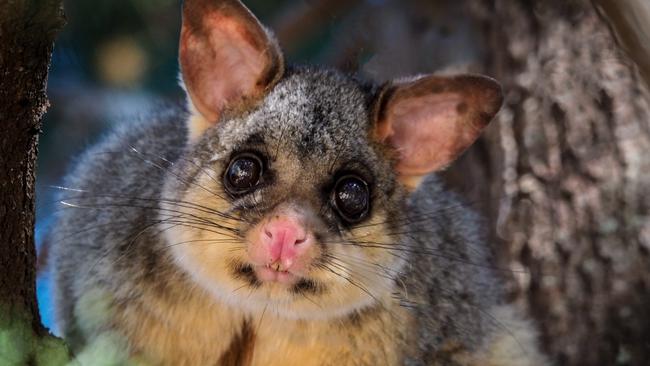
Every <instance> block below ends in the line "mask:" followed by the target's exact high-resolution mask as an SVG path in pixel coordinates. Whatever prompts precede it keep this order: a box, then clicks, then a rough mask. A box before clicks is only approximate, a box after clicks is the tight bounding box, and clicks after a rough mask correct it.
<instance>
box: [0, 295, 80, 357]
mask: <svg viewBox="0 0 650 366" xmlns="http://www.w3.org/2000/svg"><path fill="white" fill-rule="evenodd" d="M69 362H70V352H69V351H68V347H67V346H66V345H65V342H63V340H61V339H59V338H57V337H54V336H52V335H50V334H45V335H38V334H36V333H34V331H33V329H32V319H31V318H30V317H29V316H28V315H27V314H26V313H24V312H21V311H16V310H14V309H12V308H10V307H8V306H0V365H2V366H14V365H15V366H22V365H27V364H32V365H37V366H62V365H66V364H68V363H69Z"/></svg>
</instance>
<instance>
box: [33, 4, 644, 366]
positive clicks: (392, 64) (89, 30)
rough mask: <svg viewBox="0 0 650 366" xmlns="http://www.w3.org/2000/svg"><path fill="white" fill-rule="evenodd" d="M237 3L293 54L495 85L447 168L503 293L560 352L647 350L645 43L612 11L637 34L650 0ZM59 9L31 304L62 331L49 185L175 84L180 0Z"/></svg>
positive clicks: (390, 73) (625, 354)
mask: <svg viewBox="0 0 650 366" xmlns="http://www.w3.org/2000/svg"><path fill="white" fill-rule="evenodd" d="M244 3H245V4H246V5H247V6H248V7H250V8H251V10H252V11H253V12H254V13H255V14H256V15H257V16H258V17H259V18H260V19H261V20H262V22H263V23H264V24H266V25H267V26H269V28H271V29H272V30H273V31H274V32H275V34H276V35H277V37H278V39H279V42H280V44H281V46H282V47H283V48H284V50H285V54H286V59H287V60H288V61H289V62H290V63H307V64H326V65H329V66H335V67H338V68H341V69H343V70H345V71H347V72H351V73H359V74H362V75H363V76H366V77H369V78H372V79H374V80H376V81H378V82H382V81H386V80H390V79H392V78H394V77H399V76H405V75H414V74H418V73H428V72H433V71H437V72H444V73H454V72H480V73H484V74H487V75H490V76H493V77H495V78H497V79H498V80H499V81H500V82H502V84H503V86H504V91H505V96H506V99H505V103H504V107H503V108H502V110H501V112H500V113H499V115H498V117H497V118H496V119H495V121H494V122H493V123H492V124H491V126H490V127H489V128H488V129H487V130H486V132H485V134H484V136H483V137H482V138H481V139H480V140H479V141H478V142H477V143H476V144H475V146H474V147H472V149H470V150H469V151H468V152H467V153H466V154H465V155H464V156H463V157H462V158H461V159H459V161H457V162H456V163H455V164H454V165H453V166H452V167H450V168H449V169H448V170H447V171H445V172H444V173H443V174H442V177H443V179H444V180H445V182H446V183H447V185H448V186H449V187H450V188H451V189H453V190H455V191H456V192H458V193H460V194H461V195H463V196H464V197H465V198H466V199H467V201H468V202H469V203H470V204H471V205H472V206H473V207H474V208H475V209H476V210H477V211H479V212H480V213H481V214H482V215H483V217H485V221H486V227H487V233H486V235H487V237H488V238H489V239H490V243H491V245H493V250H494V252H495V254H496V257H497V260H498V265H499V266H500V267H502V268H508V269H510V271H506V272H505V273H504V277H506V280H507V283H508V286H509V287H508V289H509V291H508V292H509V300H510V301H512V302H513V303H515V304H516V305H517V306H519V307H520V308H521V309H523V310H525V311H528V312H529V313H530V314H531V315H532V316H533V318H534V319H535V321H536V324H537V325H538V326H539V328H540V332H541V339H542V343H543V347H544V349H545V350H546V351H547V352H548V353H549V354H551V355H552V356H553V358H554V359H555V361H556V362H557V364H558V365H647V364H650V312H648V309H650V271H649V269H650V174H648V171H650V157H649V156H648V151H650V104H649V101H650V98H649V96H648V91H647V87H646V85H645V84H644V82H643V77H642V75H643V74H640V73H639V71H638V69H637V66H636V65H635V63H634V62H633V61H632V60H631V59H630V58H628V55H630V54H632V55H633V54H635V52H637V51H639V50H643V48H642V47H636V48H635V47H630V46H629V45H630V43H629V42H628V43H626V44H627V47H625V48H624V50H625V51H627V53H626V52H624V50H622V49H621V47H619V45H618V43H617V40H621V39H623V40H625V39H630V35H632V39H633V40H636V41H637V42H638V40H639V39H643V38H634V36H635V35H637V34H639V32H636V31H635V29H636V28H635V26H634V23H630V24H632V26H631V28H629V29H626V31H627V33H621V32H620V30H621V28H620V27H612V26H611V25H612V23H610V21H614V22H616V21H620V20H621V19H623V18H625V16H630V17H631V18H633V19H635V21H636V22H637V23H636V24H637V25H638V29H646V30H647V24H650V20H648V17H645V18H644V17H643V16H644V14H645V15H650V5H648V3H647V2H645V1H643V0H641V1H636V0H632V1H624V2H616V1H607V0H593V1H589V0H570V1H565V0H545V1H541V0H540V1H532V0H485V1H474V0H402V1H398V0H278V1H268V0H266V1H264V0H244ZM621 4H625V5H621ZM629 4H636V6H638V8H637V9H636V10H635V11H632V12H630V11H629V10H630V9H631V7H629V6H628V5H629ZM644 4H645V5H644ZM65 11H66V15H67V19H68V23H67V25H66V27H65V28H64V31H63V33H61V35H60V37H59V38H58V40H57V41H56V44H55V50H54V54H53V61H52V65H51V70H50V74H49V83H48V94H49V98H50V100H51V105H52V106H51V108H50V109H49V111H48V113H47V115H46V116H45V120H44V123H43V126H44V127H43V134H42V136H41V139H40V151H39V161H38V171H37V177H38V179H37V227H36V235H37V242H38V244H39V252H40V253H39V260H40V268H41V270H40V272H39V273H40V275H39V280H38V296H39V305H40V307H41V315H42V317H43V322H44V323H45V325H46V326H49V327H50V328H53V329H54V330H55V332H56V327H55V324H54V321H53V311H52V310H53V309H52V302H51V296H50V295H51V292H50V288H51V284H50V282H49V278H48V272H47V235H46V233H47V229H48V227H49V225H51V218H52V214H53V212H55V210H57V209H58V206H57V202H56V195H57V194H58V193H59V190H58V189H56V188H55V186H57V185H60V184H61V178H62V176H63V175H64V174H65V172H66V171H67V170H68V169H70V167H71V165H72V164H73V163H74V157H75V156H76V155H78V154H79V153H80V152H82V151H83V150H84V149H85V148H87V147H88V146H89V145H91V144H93V143H94V142H96V141H97V140H98V139H99V138H101V136H102V134H104V133H106V131H107V130H109V129H111V128H112V127H114V126H115V125H117V124H123V123H127V124H128V123H137V121H138V120H141V119H142V118H146V116H147V113H148V111H150V110H153V109H156V108H158V107H159V106H160V105H163V104H169V103H182V101H183V98H184V96H183V93H182V91H181V89H180V88H179V87H178V82H177V78H178V63H177V44H178V33H179V30H180V1H179V0H94V1H86V0H66V1H65ZM625 11H627V13H625ZM626 14H627V15H626ZM630 14H631V15H630ZM617 17H618V18H617ZM614 24H616V23H614ZM628 25H629V24H628ZM643 27H645V28H643ZM626 37H627V38H626ZM646 37H650V33H647V34H646ZM646 39H648V38H646ZM632 44H633V45H634V43H632ZM641 53H642V52H641ZM635 60H636V62H637V64H639V65H646V66H647V65H648V64H649V63H650V60H648V59H640V58H639V57H636V58H635ZM639 60H640V61H639ZM645 70H646V71H647V70H650V69H648V68H646V69H645ZM642 71H643V69H642ZM645 75H646V76H647V75H648V74H645ZM179 123H182V121H179Z"/></svg>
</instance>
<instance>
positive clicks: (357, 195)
mask: <svg viewBox="0 0 650 366" xmlns="http://www.w3.org/2000/svg"><path fill="white" fill-rule="evenodd" d="M333 193H334V207H335V208H336V210H337V211H338V212H339V214H340V215H341V216H342V217H343V218H344V219H345V220H347V221H349V222H352V223H354V222H358V221H360V220H361V219H363V218H364V217H365V216H366V214H367V213H368V207H369V205H370V192H369V190H368V185H367V184H366V182H364V181H363V180H361V179H360V178H358V177H355V176H350V175H348V176H344V177H342V178H341V179H339V180H338V182H336V186H335V187H334V192H333Z"/></svg>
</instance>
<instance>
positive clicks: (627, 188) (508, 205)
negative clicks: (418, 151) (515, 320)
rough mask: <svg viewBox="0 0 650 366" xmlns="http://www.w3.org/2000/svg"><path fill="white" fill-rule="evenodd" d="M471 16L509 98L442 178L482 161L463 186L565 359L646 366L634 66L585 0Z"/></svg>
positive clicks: (514, 5)
mask: <svg viewBox="0 0 650 366" xmlns="http://www.w3.org/2000/svg"><path fill="white" fill-rule="evenodd" d="M470 14H471V15H472V16H473V17H474V19H476V20H477V21H478V24H480V26H481V27H482V29H483V31H484V33H483V34H484V43H483V44H485V45H487V52H486V53H485V55H486V58H485V61H484V66H485V68H484V70H485V71H486V72H487V73H489V74H491V75H493V76H495V77H496V78H498V79H499V80H501V81H502V82H503V84H504V88H505V90H506V95H507V98H506V102H505V106H504V108H503V110H502V112H501V113H500V115H499V118H498V120H497V121H496V123H495V125H494V126H493V128H492V129H491V130H490V131H488V134H487V135H486V137H485V139H484V140H483V141H482V143H481V145H480V146H479V148H478V149H475V150H474V151H472V152H471V153H470V154H468V156H466V157H465V159H463V161H461V162H460V164H458V165H456V166H455V167H454V168H453V170H452V171H451V172H450V177H451V176H454V175H455V176H456V178H459V177H460V178H462V177H463V176H464V174H465V172H467V171H474V172H482V176H479V177H478V178H480V181H465V183H464V184H472V185H475V186H476V185H478V188H476V187H474V188H473V189H471V190H468V189H463V190H464V191H466V192H470V196H471V197H472V199H474V200H483V199H487V200H489V202H488V204H486V205H484V208H485V209H486V213H487V214H488V217H489V221H490V222H491V227H493V228H495V229H496V231H495V232H494V238H495V239H496V241H497V243H498V244H499V248H500V258H501V260H502V261H503V262H504V263H505V264H506V265H508V266H509V268H512V269H514V270H519V269H524V270H526V271H527V274H524V275H522V274H519V273H514V272H513V279H514V281H515V284H516V286H515V287H513V290H514V291H513V298H514V299H515V300H516V301H518V302H520V303H522V304H524V305H525V306H526V307H527V308H528V309H529V310H530V311H531V313H532V314H533V315H534V316H535V318H536V319H537V321H538V324H539V326H540V327H541V330H542V334H543V340H544V345H545V347H546V348H547V350H548V351H549V352H550V353H551V354H552V355H554V356H555V357H556V360H557V361H558V362H559V363H560V364H562V365H614V364H617V365H644V364H647V363H648V362H649V360H650V344H649V343H648V339H650V312H648V309H650V293H649V290H650V275H649V272H648V271H649V269H650V256H649V250H650V220H649V219H650V217H649V210H650V173H649V172H650V158H648V154H647V152H648V151H650V105H649V101H650V99H649V96H648V92H647V90H646V88H645V85H644V84H643V82H642V81H641V80H642V79H640V77H639V76H638V73H637V70H636V67H635V66H634V64H633V63H632V62H630V61H629V60H628V59H627V58H626V56H625V55H624V54H623V53H622V52H621V51H620V50H619V48H618V47H617V45H616V43H615V40H614V37H613V35H612V34H611V32H610V31H609V28H608V25H607V24H606V23H604V22H603V21H602V20H601V19H600V18H599V17H598V16H597V14H596V11H595V10H594V8H593V7H592V6H591V5H590V4H589V3H586V2H578V1H573V2H561V1H554V2H553V1H550V2H544V3H543V5H542V2H537V3H536V4H535V5H531V4H530V3H529V2H527V1H494V2H489V4H487V5H486V4H485V3H483V5H478V3H474V4H472V8H471V12H470ZM486 153H487V155H486ZM452 180H453V181H455V182H460V181H462V179H455V180H454V179H452ZM479 182H489V184H481V183H479ZM466 188H467V187H466Z"/></svg>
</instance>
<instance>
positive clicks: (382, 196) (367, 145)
mask: <svg viewBox="0 0 650 366" xmlns="http://www.w3.org/2000/svg"><path fill="white" fill-rule="evenodd" d="M366 93H367V91H364V90H362V88H361V87H360V86H359V85H358V84H356V83H355V82H353V81H351V80H348V79H346V78H344V77H341V76H339V75H337V74H335V73H331V72H312V71H299V72H296V73H292V74H291V75H288V76H285V78H284V79H283V80H281V81H280V82H279V83H278V84H277V85H276V86H275V88H274V89H273V91H271V92H270V93H269V95H268V96H266V98H265V99H264V100H263V101H262V102H261V103H260V104H259V106H258V107H257V108H255V109H254V110H253V111H252V112H251V113H248V114H246V115H245V116H242V117H238V118H234V119H229V120H227V121H223V122H221V123H220V124H218V125H216V126H214V127H213V128H211V129H209V130H208V131H206V132H205V133H204V135H203V136H202V138H201V139H200V140H199V141H198V142H196V143H195V144H194V145H193V147H192V151H191V152H190V153H189V154H188V156H187V158H188V159H190V160H191V161H192V163H185V164H183V162H181V164H183V165H185V167H184V168H185V169H186V171H185V172H184V173H183V174H184V175H185V176H186V177H187V179H188V181H189V182H188V184H186V185H185V186H184V190H183V193H182V195H181V196H179V197H178V200H179V201H186V202H193V203H195V204H196V209H192V210H188V214H189V213H191V214H192V215H194V216H196V218H195V220H193V221H197V222H196V223H195V225H196V226H197V228H196V229H192V228H189V229H188V228H187V227H184V226H178V227H175V228H174V227H172V228H170V229H169V230H168V231H167V236H168V238H170V240H171V241H172V242H173V243H181V242H187V244H181V245H174V246H173V252H174V254H175V256H176V258H177V259H178V261H179V263H181V265H182V266H183V267H185V268H188V269H189V270H190V271H192V273H193V274H195V276H196V278H197V279H198V280H199V281H200V282H201V283H202V284H204V285H206V286H207V287H208V288H209V289H210V290H212V291H214V292H215V293H216V294H218V296H219V297H221V298H224V299H227V300H231V301H232V303H233V304H236V305H239V306H243V307H248V308H252V309H257V310H259V311H262V310H263V309H265V308H267V307H268V311H271V312H275V313H279V314H282V315H283V316H287V317H299V318H309V317H311V318H315V317H329V316H333V315H341V314H345V313H347V312H349V311H351V310H352V309H355V308H359V307H362V306H364V305H367V304H369V303H370V302H372V301H375V299H377V298H381V297H385V296H390V294H391V288H392V286H393V281H394V278H395V277H396V276H397V274H398V273H399V271H400V269H401V267H402V262H403V259H402V258H403V253H402V252H401V251H399V250H395V249H399V248H398V247H397V246H396V240H397V239H398V234H399V231H400V228H401V227H403V225H400V224H399V223H400V222H401V220H402V212H403V197H404V193H403V192H404V191H403V189H402V187H401V185H400V184H399V182H398V181H397V180H396V176H395V173H394V170H393V168H392V165H391V161H389V160H388V159H387V155H386V153H387V149H386V148H385V147H384V146H382V145H380V144H378V143H375V142H373V141H372V140H371V136H370V135H369V115H370V113H369V103H368V102H369V101H370V97H371V96H370V95H369V94H366ZM170 179H172V180H176V178H175V177H171V178H170ZM199 205H200V206H199ZM173 243H170V244H173ZM252 309H251V310H252Z"/></svg>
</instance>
